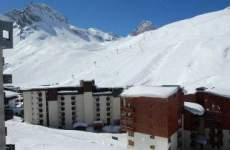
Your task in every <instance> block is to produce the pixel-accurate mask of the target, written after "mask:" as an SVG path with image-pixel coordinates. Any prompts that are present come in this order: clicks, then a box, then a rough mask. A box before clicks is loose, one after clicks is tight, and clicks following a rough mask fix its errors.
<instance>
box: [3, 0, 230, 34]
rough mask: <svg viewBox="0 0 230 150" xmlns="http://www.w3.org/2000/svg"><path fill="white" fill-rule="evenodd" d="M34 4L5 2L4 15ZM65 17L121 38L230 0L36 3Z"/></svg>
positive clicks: (19, 0) (45, 0) (220, 6)
mask: <svg viewBox="0 0 230 150" xmlns="http://www.w3.org/2000/svg"><path fill="white" fill-rule="evenodd" d="M30 2H31V0H15V1H13V0H1V4H0V13H4V12H7V11H9V10H11V9H13V8H23V7H25V6H26V5H27V4H28V3H30ZM33 2H43V3H46V4H48V5H50V6H51V7H53V8H55V9H57V10H58V11H59V12H61V13H63V14H64V15H65V16H66V17H67V18H68V19H69V21H70V23H71V24H73V25H76V26H78V27H82V28H88V27H95V28H99V29H102V30H104V31H107V32H115V33H118V34H120V35H126V34H128V33H130V32H131V31H132V30H133V29H134V28H135V27H136V26H137V24H139V22H140V21H142V20H150V21H152V22H153V23H154V24H155V25H156V26H158V27H159V26H162V25H165V24H168V23H170V22H174V21H177V20H181V19H185V18H190V17H192V16H196V15H199V14H203V13H206V12H210V11H216V10H220V9H223V8H225V7H227V6H230V0H33Z"/></svg>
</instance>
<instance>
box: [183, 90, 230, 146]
mask: <svg viewBox="0 0 230 150" xmlns="http://www.w3.org/2000/svg"><path fill="white" fill-rule="evenodd" d="M229 93H230V92H224V91H223V90H220V91H217V90H215V89H206V88H198V89H197V92H196V93H194V94H190V95H186V101H191V102H196V103H198V104H200V105H202V106H203V108H204V110H205V113H204V114H203V115H194V114H192V113H189V112H187V111H185V113H184V116H185V117H184V136H185V143H186V144H185V148H186V149H191V150H192V149H205V150H209V149H210V150H228V149H230V109H229V108H230V95H229Z"/></svg>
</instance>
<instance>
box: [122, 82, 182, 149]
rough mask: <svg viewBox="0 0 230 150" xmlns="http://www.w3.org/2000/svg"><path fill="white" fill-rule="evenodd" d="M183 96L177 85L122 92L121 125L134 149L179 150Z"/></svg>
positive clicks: (135, 88)
mask: <svg viewBox="0 0 230 150" xmlns="http://www.w3.org/2000/svg"><path fill="white" fill-rule="evenodd" d="M183 99H184V94H183V91H182V89H181V88H180V87H178V86H136V87H131V88H129V89H127V90H125V91H124V92H123V93H122V101H121V111H122V113H121V125H122V129H123V130H125V131H127V134H128V147H129V148H130V149H135V150H180V149H181V150H182V149H183V141H182V140H183V137H182V133H183V128H182V111H183Z"/></svg>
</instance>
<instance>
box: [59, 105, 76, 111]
mask: <svg viewBox="0 0 230 150" xmlns="http://www.w3.org/2000/svg"><path fill="white" fill-rule="evenodd" d="M71 110H72V111H74V110H76V107H75V106H72V107H71ZM61 111H65V107H61Z"/></svg>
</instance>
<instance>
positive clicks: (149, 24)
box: [131, 20, 156, 36]
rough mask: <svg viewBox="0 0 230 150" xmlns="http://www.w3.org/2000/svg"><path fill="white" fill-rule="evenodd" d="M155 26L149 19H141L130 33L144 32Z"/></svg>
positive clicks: (134, 34) (153, 28)
mask: <svg viewBox="0 0 230 150" xmlns="http://www.w3.org/2000/svg"><path fill="white" fill-rule="evenodd" d="M155 29H156V27H155V26H154V25H153V23H152V22H151V21H149V20H143V21H141V23H140V24H139V25H138V26H137V28H136V29H135V30H134V31H133V32H132V33H131V35H133V36H136V35H139V34H141V33H144V32H146V31H150V30H155Z"/></svg>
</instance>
